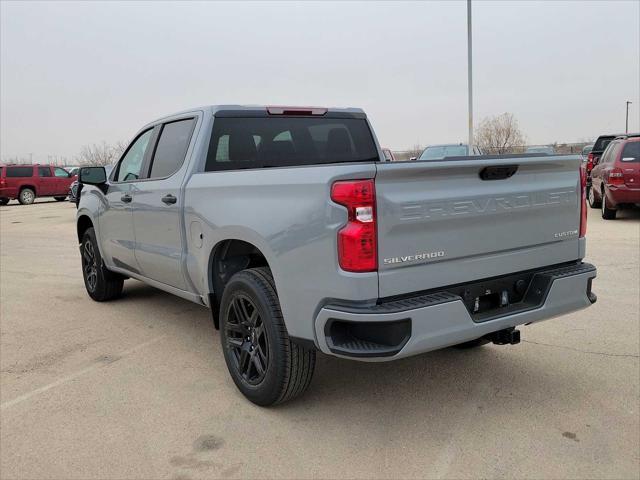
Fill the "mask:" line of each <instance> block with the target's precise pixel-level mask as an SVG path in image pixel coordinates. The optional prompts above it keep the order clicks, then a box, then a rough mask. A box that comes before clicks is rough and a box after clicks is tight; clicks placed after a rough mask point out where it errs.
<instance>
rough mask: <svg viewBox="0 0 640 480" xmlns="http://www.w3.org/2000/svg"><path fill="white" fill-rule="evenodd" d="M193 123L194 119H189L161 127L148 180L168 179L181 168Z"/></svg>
mask: <svg viewBox="0 0 640 480" xmlns="http://www.w3.org/2000/svg"><path fill="white" fill-rule="evenodd" d="M195 122H196V120H195V118H189V119H187V120H179V121H177V122H171V123H167V124H165V125H163V127H162V132H161V133H160V138H159V139H158V146H157V147H156V151H155V154H154V156H153V161H152V163H151V172H150V173H149V177H150V178H165V177H168V176H170V175H172V174H173V173H175V172H176V171H177V170H178V169H179V168H180V167H181V166H182V164H183V163H184V159H185V156H186V154H187V149H188V148H189V142H190V141H191V134H192V133H193V127H194V125H195Z"/></svg>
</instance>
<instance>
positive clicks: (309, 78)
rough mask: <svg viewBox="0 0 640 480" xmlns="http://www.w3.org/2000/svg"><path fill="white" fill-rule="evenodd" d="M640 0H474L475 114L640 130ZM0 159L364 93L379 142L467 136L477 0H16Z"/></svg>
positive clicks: (531, 126)
mask: <svg viewBox="0 0 640 480" xmlns="http://www.w3.org/2000/svg"><path fill="white" fill-rule="evenodd" d="M639 5H640V2H638V1H637V0H631V1H621V2H614V1H605V2H596V1H574V2H566V3H563V2H551V1H549V2H531V3H527V2H524V1H511V2H508V1H502V2H485V1H480V0H477V1H474V4H473V42H474V96H475V102H474V109H475V118H476V123H478V121H479V120H480V119H482V118H483V117H485V116H487V115H496V114H500V113H502V112H512V113H513V114H514V115H515V116H516V118H517V119H518V121H519V122H520V126H521V128H522V130H523V131H524V133H525V134H526V136H527V137H528V140H529V142H530V143H551V142H554V141H559V142H575V141H579V140H581V139H586V138H590V137H591V138H592V137H596V136H597V135H598V134H600V133H604V132H619V131H624V115H625V100H631V101H632V102H633V105H631V109H630V128H631V129H633V130H636V131H637V130H639V129H640V115H639V113H638V112H639V111H640V98H639V97H640V92H639V90H640V7H639ZM0 9H1V11H0V13H1V32H0V35H1V45H0V54H1V56H0V62H1V71H0V80H1V85H0V93H1V99H0V100H1V107H0V108H1V118H0V119H1V122H2V123H1V125H0V135H1V137H0V141H1V154H2V158H3V159H5V160H6V159H7V157H9V156H10V157H13V156H16V155H17V156H19V157H20V156H22V157H27V158H28V156H29V154H30V153H33V158H34V161H35V160H38V161H46V160H47V156H48V155H58V156H67V157H72V156H73V155H75V154H76V153H77V152H78V151H79V149H80V147H81V146H82V145H83V144H87V143H93V142H101V141H102V140H105V141H107V142H115V141H118V140H127V141H128V140H129V139H130V138H131V136H132V135H133V134H134V133H135V131H136V130H138V128H140V127H141V126H142V125H143V124H144V123H146V122H148V121H151V120H153V119H154V118H156V117H159V116H162V115H165V114H169V113H172V112H174V111H178V110H183V109H185V108H189V107H193V106H199V105H207V104H218V103H224V104H229V103H241V104H242V103H249V104H256V103H258V104H284V105H319V106H340V107H350V106H353V107H362V108H364V109H365V111H366V112H367V113H368V115H369V117H370V118H371V120H372V122H373V126H374V128H375V130H376V133H377V135H378V138H379V140H380V142H381V143H382V144H383V145H385V146H389V147H391V148H393V149H404V148H408V147H411V146H412V145H414V144H416V143H420V144H422V145H424V144H428V143H444V142H457V141H465V139H466V135H467V57H466V55H467V50H466V2H464V1H460V2H458V1H447V2H415V3H393V4H391V3H384V2H372V3H329V2H322V3H310V2H304V3H302V2H300V3H294V2H288V3H271V2H261V3H249V2H237V3H233V4H232V3H170V2H163V3H152V2H142V3H138V4H135V3H117V2H107V3H99V2H86V3H80V2H70V3H64V2H53V1H51V2H45V3H37V2H6V1H3V2H2V3H1V7H0Z"/></svg>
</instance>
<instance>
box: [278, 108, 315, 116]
mask: <svg viewBox="0 0 640 480" xmlns="http://www.w3.org/2000/svg"><path fill="white" fill-rule="evenodd" d="M267 113H268V114H269V115H299V116H305V115H324V114H326V113H327V109H326V108H324V107H267Z"/></svg>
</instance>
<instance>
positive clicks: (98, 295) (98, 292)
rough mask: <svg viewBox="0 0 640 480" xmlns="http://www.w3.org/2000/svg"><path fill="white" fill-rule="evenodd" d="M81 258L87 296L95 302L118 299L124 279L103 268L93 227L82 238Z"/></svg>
mask: <svg viewBox="0 0 640 480" xmlns="http://www.w3.org/2000/svg"><path fill="white" fill-rule="evenodd" d="M81 256H82V277H83V278H84V286H85V288H86V289H87V293H88V294H89V296H90V297H91V298H92V299H94V300H95V301H96V302H105V301H107V300H112V299H114V298H117V297H119V296H120V295H121V294H122V287H123V284H124V277H123V276H122V275H119V274H117V273H114V272H112V271H111V270H109V269H107V267H105V265H104V262H103V261H102V257H101V256H100V250H99V249H98V242H97V241H96V233H95V231H94V230H93V227H92V228H88V229H87V231H86V232H85V233H84V235H83V236H82V247H81Z"/></svg>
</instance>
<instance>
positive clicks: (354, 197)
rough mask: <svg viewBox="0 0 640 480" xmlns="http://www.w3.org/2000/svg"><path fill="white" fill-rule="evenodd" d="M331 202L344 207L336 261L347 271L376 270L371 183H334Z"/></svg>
mask: <svg viewBox="0 0 640 480" xmlns="http://www.w3.org/2000/svg"><path fill="white" fill-rule="evenodd" d="M331 200H333V201H334V202H336V203H338V204H340V205H344V206H345V207H347V214H348V220H347V224H346V225H345V226H344V227H342V229H341V230H340V231H339V232H338V262H339V264H340V268H342V269H343V270H346V271H348V272H375V271H376V270H377V269H378V239H377V226H376V194H375V186H374V183H373V180H347V181H339V182H335V183H334V184H333V185H332V187H331Z"/></svg>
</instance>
